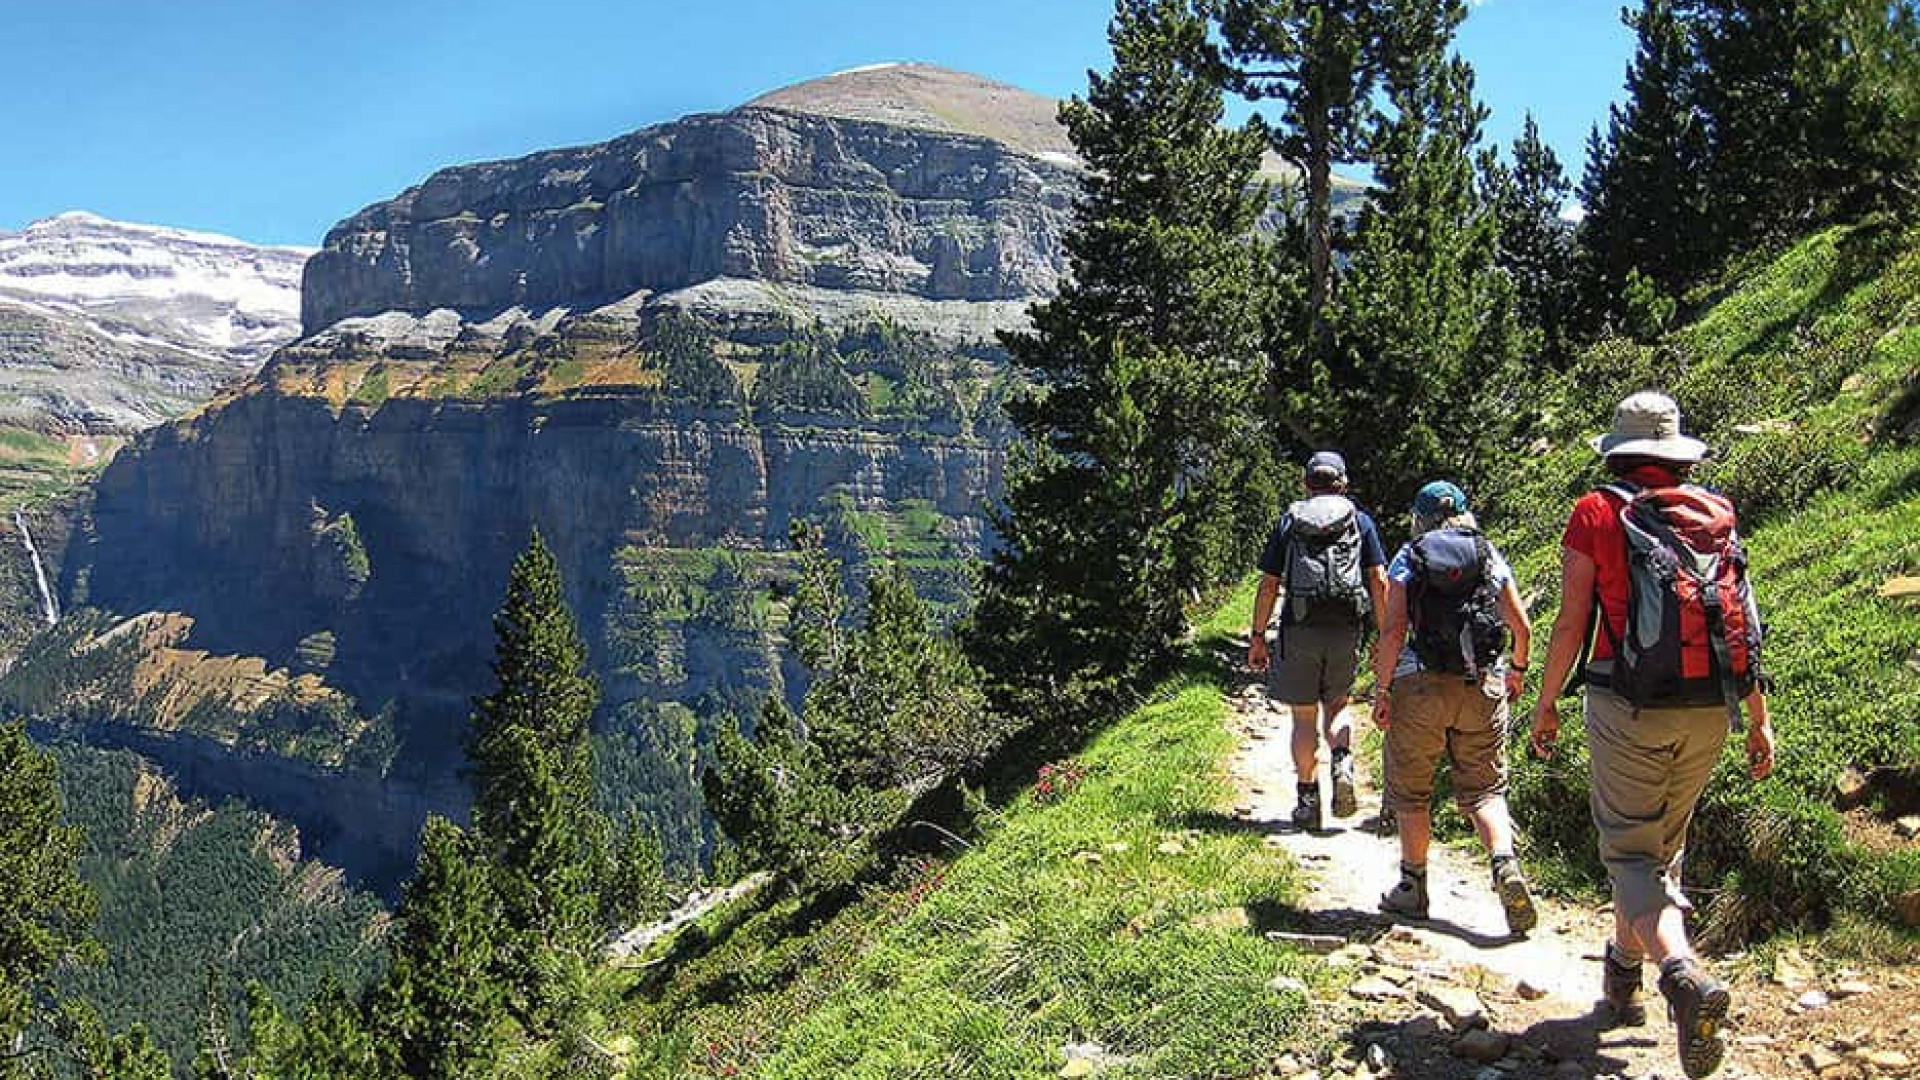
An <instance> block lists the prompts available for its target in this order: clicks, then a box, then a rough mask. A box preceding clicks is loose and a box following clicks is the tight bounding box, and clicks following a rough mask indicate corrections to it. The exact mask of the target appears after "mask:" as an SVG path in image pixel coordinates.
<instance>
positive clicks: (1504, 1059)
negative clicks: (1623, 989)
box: [1230, 684, 1912, 1080]
mask: <svg viewBox="0 0 1920 1080" xmlns="http://www.w3.org/2000/svg"><path fill="white" fill-rule="evenodd" d="M1230 700H1231V702H1232V705H1233V709H1232V717H1233V721H1232V722H1233V723H1234V725H1235V727H1236V731H1237V733H1238V734H1239V735H1240V737H1241V746H1240V750H1239V752H1238V753H1237V754H1236V755H1235V757H1234V759H1233V762H1232V765H1231V769H1232V774H1233V780H1234V786H1235V790H1236V792H1237V793H1238V794H1237V796H1236V800H1235V804H1234V806H1233V807H1231V813H1232V814H1233V816H1234V817H1235V818H1236V819H1237V821H1238V824H1239V826H1240V827H1244V828H1252V829H1258V830H1259V831H1262V832H1265V833H1267V834H1268V840H1267V843H1269V844H1272V845H1274V846H1276V847H1279V848H1282V849H1284V850H1285V851H1287V852H1288V853H1290V854H1291V855H1292V856H1293V857H1294V859H1295V860H1296V861H1297V862H1298V863H1299V864H1300V866H1301V868H1302V870H1303V872H1304V873H1305V874H1306V875H1307V876H1308V878H1309V879H1310V885H1309V887H1308V889H1307V891H1306V893H1305V895H1304V896H1303V897H1302V899H1301V901H1300V907H1299V908H1288V909H1285V910H1282V911H1276V912H1274V913H1271V916H1272V917H1271V918H1268V919H1265V920H1260V921H1261V922H1263V923H1264V924H1265V925H1262V926H1261V927H1260V928H1261V929H1266V930H1273V931H1279V932H1299V933H1309V934H1322V935H1337V936H1339V937H1342V938H1344V939H1346V940H1347V941H1348V942H1349V943H1350V944H1348V945H1346V946H1344V947H1342V948H1341V949H1340V950H1339V951H1338V952H1336V953H1335V954H1334V955H1333V956H1332V957H1331V959H1332V960H1333V962H1335V963H1344V964H1349V965H1352V966H1353V967H1354V968H1355V969H1356V970H1355V972H1354V974H1355V979H1354V982H1353V984H1352V986H1351V988H1350V989H1349V991H1348V994H1347V997H1346V999H1345V1002H1344V1004H1345V1005H1347V1006H1350V1008H1349V1010H1348V1012H1349V1023H1350V1028H1349V1031H1348V1034H1347V1043H1348V1048H1347V1050H1346V1052H1345V1055H1344V1056H1343V1057H1341V1058H1338V1059H1336V1060H1334V1061H1332V1062H1323V1063H1312V1062H1304V1061H1299V1062H1296V1061H1291V1060H1283V1061H1282V1062H1281V1064H1280V1066H1279V1068H1278V1070H1277V1071H1278V1074H1279V1075H1282V1076H1287V1075H1292V1076H1299V1077H1306V1076H1307V1075H1308V1074H1310V1073H1313V1072H1318V1073H1319V1075H1320V1076H1322V1077H1324V1078H1326V1080H1335V1078H1340V1077H1345V1078H1352V1080H1369V1078H1382V1077H1388V1076H1393V1077H1422V1078H1440V1080H1447V1078H1474V1080H1499V1078H1502V1077H1515V1078H1519V1077H1535V1076H1538V1077H1553V1078H1557V1080H1573V1078H1583V1077H1584V1078H1592V1077H1620V1078H1628V1077H1632V1078H1660V1080H1677V1078H1679V1077H1681V1076H1682V1075H1683V1074H1682V1072H1681V1070H1680V1067H1679V1063H1678V1061H1677V1060H1676V1059H1675V1057H1674V1054H1673V1047H1672V1043H1673V1033H1672V1029H1671V1028H1670V1027H1669V1026H1668V1025H1667V1023H1666V1020H1665V1010H1664V1008H1663V1006H1662V1003H1661V1001H1660V998H1659V995H1658V993H1657V992H1656V991H1655V990H1654V988H1653V982H1654V979H1655V976H1656V974H1657V973H1656V972H1655V971H1654V970H1653V969H1652V968H1651V967H1649V968H1648V969H1647V973H1646V976H1647V991H1648V995H1649V1009H1648V1013H1649V1016H1650V1019H1649V1020H1648V1022H1647V1023H1646V1024H1645V1025H1644V1026H1634V1027H1610V1025H1609V1023H1608V1019H1607V1017H1606V1015H1605V1013H1604V1012H1603V1011H1602V1010H1600V1009H1599V1008H1597V1007H1596V1006H1597V999H1598V996H1599V994H1598V991H1599V977H1600V964H1599V951H1600V949H1601V947H1602V944H1603V942H1604V941H1605V940H1606V934H1607V931H1608V928H1609V926H1610V924H1611V917H1610V916H1609V915H1607V914H1605V913H1603V912H1601V911H1596V910H1593V909H1592V908H1588V907H1577V906H1571V905H1567V904H1562V903H1560V902H1558V901H1555V900H1553V899H1550V898H1544V897H1540V898H1537V900H1538V905H1539V909H1540V923H1539V926H1538V927H1537V928H1536V929H1535V930H1534V931H1533V933H1532V934H1530V935H1529V936H1527V937H1525V938H1515V937H1513V936H1512V935H1511V934H1509V933H1508V932H1507V928H1506V920H1505V918H1504V916H1503V915H1502V913H1501V909H1500V904H1499V901H1498V900H1497V898H1496V897H1495V896H1494V894H1493V891H1492V889H1491V888H1490V886H1489V883H1488V868H1487V864H1486V861H1485V858H1484V856H1483V855H1481V854H1480V853H1479V851H1478V848H1477V846H1475V847H1474V848H1473V849H1472V851H1471V853H1469V852H1467V851H1462V850H1456V849H1454V848H1450V847H1448V846H1445V845H1442V844H1439V843H1436V844H1435V845H1434V847H1433V851H1432V853H1431V855H1430V856H1429V863H1428V881H1429V893H1430V895H1431V897H1432V910H1431V914H1432V918H1430V919H1427V920H1421V921H1418V922H1406V921H1397V920H1394V919H1391V918H1389V917H1387V916H1384V915H1381V914H1380V913H1379V912H1378V909H1377V907H1376V904H1377V901H1378V899H1379V896H1380V894H1381V893H1382V892H1384V891H1385V890H1387V889H1388V888H1390V887H1391V886H1392V885H1393V883H1394V880H1395V878H1396V876H1397V873H1398V866H1399V846H1398V841H1397V839H1396V838H1395V837H1394V836H1392V835H1380V834H1379V832H1378V830H1377V825H1378V814H1379V805H1380V801H1379V795H1378V793H1377V792H1376V791H1373V790H1372V789H1371V788H1372V785H1371V784H1370V783H1369V780H1368V777H1367V776H1366V770H1365V769H1364V768H1363V769H1361V770H1360V773H1361V776H1360V800H1359V802H1360V809H1359V812H1358V813H1357V814H1355V815H1354V816H1353V817H1351V818H1334V817H1333V816H1332V815H1331V812H1329V813H1328V816H1327V818H1326V828H1325V829H1324V830H1323V831H1320V832H1317V833H1309V832H1303V831H1300V830H1297V829H1295V828H1294V827H1293V825H1292V824H1291V822H1290V820H1289V812H1290V811H1291V810H1292V807H1293V792H1294V772H1293V762H1292V755H1291V753H1290V751H1289V748H1288V746H1289V743H1288V733H1289V724H1288V721H1287V718H1286V715H1285V713H1284V712H1283V711H1282V710H1279V709H1277V708H1276V707H1274V706H1272V705H1270V704H1269V703H1268V701H1267V698H1266V695H1265V693H1264V692H1263V690H1262V688H1261V687H1259V686H1258V685H1257V684H1248V685H1242V686H1237V687H1234V688H1233V690H1232V696H1231V699H1230ZM1356 716H1357V720H1358V723H1359V724H1360V725H1362V726H1363V727H1364V725H1366V724H1368V723H1369V722H1370V721H1369V720H1368V718H1367V714H1366V712H1365V710H1364V709H1359V708H1357V709H1356ZM1356 734H1357V732H1356ZM1323 757H1324V754H1323ZM1320 784H1321V790H1322V791H1323V792H1326V791H1329V790H1330V787H1329V779H1328V777H1327V773H1326V763H1325V761H1324V760H1323V761H1322V766H1321V777H1320ZM1520 824H1521V827H1522V828H1523V829H1524V826H1525V823H1524V822H1522V823H1520ZM1730 976H1731V972H1729V973H1728V974H1727V975H1725V976H1723V977H1730ZM1894 978H1895V979H1898V980H1899V982H1900V984H1901V986H1902V987H1904V985H1905V982H1906V980H1905V978H1904V977H1903V976H1900V975H1899V974H1897V973H1896V974H1895V975H1894ZM1888 989H1891V988H1887V989H1882V990H1881V991H1880V992H1879V993H1877V994H1875V995H1873V996H1874V997H1876V998H1878V999H1879V1000H1878V1001H1877V1002H1874V1003H1873V1004H1874V1005H1877V1006H1880V1007H1887V1006H1891V1005H1892V1004H1893V1002H1892V1001H1890V1000H1888ZM1464 991H1472V992H1473V993H1471V994H1465V995H1464V997H1463V996H1462V995H1463V992H1464ZM1798 993H1799V990H1798V989H1791V990H1790V989H1787V988H1784V987H1781V986H1778V985H1775V984H1774V983H1772V982H1770V981H1767V980H1764V979H1762V978H1759V977H1753V976H1750V977H1745V978H1739V979H1736V980H1735V994H1736V997H1735V1009H1734V1013H1733V1015H1732V1017H1731V1019H1730V1022H1729V1025H1728V1042H1729V1047H1728V1053H1727V1058H1726V1064H1724V1065H1723V1066H1722V1067H1721V1069H1720V1071H1719V1072H1718V1073H1717V1074H1716V1076H1719V1077H1732V1078H1740V1077H1789V1076H1791V1077H1816V1076H1818V1077H1823V1078H1824V1080H1840V1078H1842V1077H1845V1078H1849V1080H1851V1078H1854V1077H1867V1076H1876V1075H1888V1076H1895V1075H1912V1074H1911V1073H1909V1072H1908V1071H1906V1070H1902V1069H1884V1070H1883V1069H1875V1068H1871V1067H1868V1066H1866V1064H1865V1063H1864V1062H1858V1064H1859V1068H1857V1069H1856V1068H1854V1065H1855V1064H1856V1062H1854V1061H1852V1060H1848V1061H1847V1064H1846V1068H1847V1070H1848V1071H1846V1072H1842V1073H1832V1074H1829V1073H1824V1072H1820V1071H1818V1070H1816V1069H1814V1068H1811V1067H1809V1066H1808V1065H1807V1064H1806V1063H1805V1062H1804V1061H1803V1060H1802V1054H1803V1052H1804V1051H1805V1050H1806V1049H1807V1048H1808V1047H1809V1046H1810V1045H1811V1041H1810V1040H1821V1039H1822V1038H1823V1036H1822V1034H1821V1033H1822V1032H1823V1031H1825V1032H1829V1033H1830V1032H1831V1031H1832V1030H1834V1028H1833V1026H1832V1025H1833V1024H1835V1023H1846V1022H1862V1023H1870V1022H1871V1021H1870V1020H1869V1019H1868V1017H1866V1016H1860V1015H1858V1012H1859V1010H1858V1009H1857V1006H1859V1005H1864V1004H1866V1002H1865V999H1861V1000H1860V1001H1858V1002H1836V1003H1835V1007H1834V1008H1833V1009H1831V1010H1827V1011H1826V1014H1825V1015H1823V1016H1818V1017H1816V1016H1814V1015H1812V1014H1811V1013H1808V1014H1805V1015H1802V1013H1801V1011H1800V1010H1798V1009H1797V1008H1796V1007H1795V1006H1794V1005H1793V1001H1794V999H1795V996H1796V995H1797V994H1798ZM1476 997H1477V999H1478V1002H1477V1004H1478V1005H1479V1006H1480V1007H1481V1009H1482V1010H1483V1015H1482V1017H1481V1018H1480V1019H1478V1020H1474V1019H1470V1018H1469V1019H1465V1020H1464V1022H1461V1023H1455V1022H1453V1021H1452V1020H1451V1019H1450V1018H1449V1017H1448V1016H1447V1015H1446V1013H1447V1011H1448V1009H1447V1006H1448V1005H1455V1006H1457V1005H1459V1004H1460V1003H1461V1002H1465V1003H1466V1005H1467V1006H1468V1007H1470V1006H1471V1005H1472V1004H1474V999H1475V998H1476ZM1441 1002H1445V1003H1446V1004H1445V1005H1443V1004H1441ZM1841 1006H1848V1008H1846V1009H1845V1010H1842V1009H1841V1008H1840V1007H1841ZM1875 1011H1877V1010H1875ZM1849 1016H1856V1017H1857V1020H1853V1021H1848V1020H1847V1019H1846V1017H1849ZM1906 1020H1907V1022H1908V1024H1911V1022H1912V1020H1911V1017H1907V1018H1906ZM1477 1027H1484V1028H1486V1029H1487V1030H1486V1032H1485V1033H1484V1034H1481V1035H1476V1036H1475V1037H1474V1038H1473V1039H1470V1040H1465V1041H1463V1039H1462V1031H1463V1030H1467V1029H1473V1028H1477ZM1827 1038H1828V1039H1830V1034H1829V1035H1828V1036H1827ZM1843 1041H1844V1040H1843ZM1895 1041H1896V1042H1904V1041H1905V1040H1904V1038H1901V1039H1896V1040H1895ZM1823 1045H1825V1043H1824V1042H1823ZM1863 1045H1864V1044H1863ZM1875 1045H1879V1046H1883V1047H1884V1046H1885V1045H1887V1043H1886V1042H1885V1040H1882V1041H1881V1042H1879V1043H1877V1044H1875ZM1844 1056H1845V1055H1844V1051H1843V1052H1842V1057H1843V1058H1844ZM1290 1068H1291V1069H1292V1070H1294V1071H1291V1072H1290V1071H1289V1070H1290Z"/></svg>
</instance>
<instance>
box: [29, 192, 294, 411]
mask: <svg viewBox="0 0 1920 1080" xmlns="http://www.w3.org/2000/svg"><path fill="white" fill-rule="evenodd" d="M312 253H313V252H312V250H311V249H308V248H294V247H261V246H257V245H253V244H249V243H247V242H245V241H243V240H237V239H235V238H233V237H230V236H220V235H216V234H214V233H205V232H194V231H191V230H187V229H175V228H168V227H165V226H158V225H135V224H129V223H126V222H119V221H112V220H109V219H107V218H103V217H101V216H99V215H98V214H90V213H87V212H85V211H79V210H76V211H69V212H67V213H64V214H60V215H58V216H55V217H51V218H47V219H45V220H43V221H36V222H34V223H33V224H31V225H28V226H27V227H26V228H24V229H22V230H20V231H18V232H5V231H0V424H10V425H19V424H25V425H28V426H34V427H47V428H50V429H54V430H72V429H75V428H79V429H84V430H101V431H126V430H133V429H137V428H142V427H146V426H149V425H151V424H154V423H157V422H159V421H161V420H164V419H166V418H167V417H169V416H173V415H177V414H179V413H180V412H181V411H183V410H185V409H188V408H191V407H192V406H194V405H195V404H197V403H199V402H201V401H204V400H206V399H207V398H208V397H210V396H211V395H212V394H213V393H215V392H216V391H217V390H218V389H219V388H220V387H221V386H222V385H224V384H226V383H228V382H230V381H232V380H234V379H237V378H241V377H244V376H246V375H248V374H250V373H252V372H253V371H255V370H257V369H258V368H259V366H260V365H261V364H262V363H263V362H265V360H266V358H267V356H268V355H269V354H271V353H272V352H273V351H274V350H275V349H277V348H279V347H280V346H281V345H284V344H286V343H287V342H289V341H291V340H293V339H294V338H295V337H297V336H299V332H300V279H301V271H302V268H303V267H304V266H305V265H306V261H307V258H308V256H310V255H311V254H312Z"/></svg>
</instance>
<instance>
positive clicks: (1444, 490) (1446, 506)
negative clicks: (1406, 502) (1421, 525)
mask: <svg viewBox="0 0 1920 1080" xmlns="http://www.w3.org/2000/svg"><path fill="white" fill-rule="evenodd" d="M1413 512H1414V513H1416V514H1418V515H1420V516H1421V517H1452V516H1453V515H1454V514H1464V513H1466V512H1467V493H1466V492H1464V491H1461V490H1460V488H1459V487H1458V486H1457V485H1455V484H1450V483H1448V482H1447V481H1445V480H1435V481H1434V482H1433V483H1431V484H1428V485H1427V486H1426V487H1423V488H1421V489H1420V494H1418V495H1415V496H1414V497H1413Z"/></svg>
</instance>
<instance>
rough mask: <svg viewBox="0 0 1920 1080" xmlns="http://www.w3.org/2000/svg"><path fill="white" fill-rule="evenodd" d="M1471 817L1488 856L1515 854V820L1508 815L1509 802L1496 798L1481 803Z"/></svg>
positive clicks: (1474, 828) (1474, 829)
mask: <svg viewBox="0 0 1920 1080" xmlns="http://www.w3.org/2000/svg"><path fill="white" fill-rule="evenodd" d="M1469 816H1470V817H1472V818H1473V831H1474V832H1477V833H1479V834H1480V843H1482V844H1483V845H1485V846H1486V849H1487V854H1489V855H1511V854H1513V818H1512V816H1511V815H1509V814H1508V813H1507V800H1505V799H1503V798H1500V797H1499V796H1495V797H1493V798H1491V799H1488V800H1487V801H1486V802H1483V803H1481V804H1480V805H1479V806H1478V807H1477V808H1476V809H1474V811H1473V812H1472V813H1471V814H1470V815H1469Z"/></svg>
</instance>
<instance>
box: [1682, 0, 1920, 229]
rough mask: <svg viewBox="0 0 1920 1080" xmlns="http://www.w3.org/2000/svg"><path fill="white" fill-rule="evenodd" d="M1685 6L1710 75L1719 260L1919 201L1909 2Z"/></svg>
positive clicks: (1711, 190)
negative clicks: (1830, 224)
mask: <svg viewBox="0 0 1920 1080" xmlns="http://www.w3.org/2000/svg"><path fill="white" fill-rule="evenodd" d="M1679 7H1680V12H1681V16H1682V18H1684V19H1685V20H1686V21H1687V22H1688V23H1689V24H1690V25H1691V26H1692V27H1693V28H1694V29H1693V41H1694V44H1695V47H1696V49H1697V52H1698V64H1699V66H1700V68H1701V70H1702V71H1703V72H1704V77H1703V78H1702V79H1701V80H1700V86H1699V92H1698V99H1699V107H1700V110H1701V113H1702V114H1703V116H1704V117H1705V119H1706V122H1707V125H1708V129H1709V132H1710V136H1711V157H1710V172H1709V175H1708V176H1707V178H1706V189H1707V195H1708V199H1709V203H1710V207H1711V212H1712V218H1713V221H1714V223H1715V225H1716V226H1718V231H1717V233H1716V236H1715V253H1716V254H1718V255H1721V256H1726V255H1733V254H1738V253H1740V252H1742V251H1744V250H1747V249H1748V248H1750V247H1752V246H1753V245H1755V244H1757V243H1760V242H1764V241H1766V240H1769V239H1785V238H1791V237H1797V236H1799V235H1801V234H1803V233H1804V232H1805V231H1806V230H1807V229H1808V228H1810V227H1812V226H1813V225H1815V224H1817V223H1819V222H1821V221H1825V220H1831V219H1833V218H1835V217H1843V218H1857V217H1859V216H1860V215H1862V214H1864V213H1866V212H1868V211H1870V210H1873V209H1877V208H1880V207H1884V206H1887V205H1889V204H1891V203H1894V202H1898V201H1901V200H1902V199H1905V200H1908V201H1911V200H1912V199H1913V198H1915V197H1916V195H1920V192H1916V191H1915V189H1914V187H1913V181H1914V179H1915V176H1916V170H1920V112H1916V111H1915V110H1914V106H1915V105H1916V104H1920V102H1915V101H1913V100H1912V97H1911V95H1912V93H1913V92H1914V90H1915V89H1917V88H1920V87H1916V85H1915V83H1916V80H1920V49H1917V48H1916V22H1917V21H1920V14H1917V13H1916V8H1915V7H1914V6H1913V5H1912V4H1910V3H1894V4H1890V3H1888V2H1887V0H1681V2H1680V5H1679ZM1902 83H1904V84H1905V85H1904V87H1903V86H1902ZM1903 187H1904V192H1903V190H1902V189H1903Z"/></svg>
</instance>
